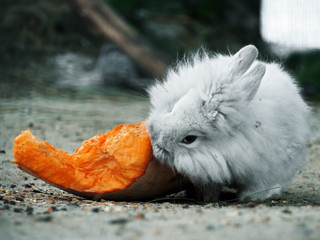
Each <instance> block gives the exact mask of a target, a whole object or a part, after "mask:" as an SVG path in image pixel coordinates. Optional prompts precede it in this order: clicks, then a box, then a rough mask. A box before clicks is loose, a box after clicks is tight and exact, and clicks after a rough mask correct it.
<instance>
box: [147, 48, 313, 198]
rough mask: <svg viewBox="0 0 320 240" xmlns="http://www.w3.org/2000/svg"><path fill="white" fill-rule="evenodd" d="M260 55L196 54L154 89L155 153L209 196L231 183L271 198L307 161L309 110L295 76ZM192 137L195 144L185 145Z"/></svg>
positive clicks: (151, 120) (151, 123)
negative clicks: (187, 138) (261, 58)
mask: <svg viewBox="0 0 320 240" xmlns="http://www.w3.org/2000/svg"><path fill="white" fill-rule="evenodd" d="M257 55H258V50H257V49H256V48H255V47H254V46H252V45H249V46H246V47H244V48H242V49H241V50H240V51H239V52H238V53H236V54H235V55H234V56H224V55H214V56H213V57H211V56H209V55H208V54H206V53H202V54H196V55H194V56H193V59H191V60H186V61H185V62H182V63H179V64H178V65H177V67H176V68H175V69H172V70H169V71H168V73H167V76H166V79H165V80H164V81H163V82H158V83H156V84H155V85H153V86H152V87H151V88H150V89H149V95H150V99H151V104H152V109H151V112H150V115H149V118H148V120H147V127H148V130H149V133H150V136H151V142H152V146H153V151H154V155H155V157H156V158H158V159H159V160H160V161H161V162H163V163H166V164H169V165H171V166H172V167H173V168H175V169H176V170H177V171H178V172H179V173H181V174H183V175H186V176H187V177H189V178H190V179H191V180H192V181H193V182H194V184H195V186H197V187H198V188H199V189H202V191H203V198H204V199H205V200H206V201H208V200H209V201H210V200H215V198H216V197H217V196H218V194H219V193H218V192H217V189H219V186H221V185H228V184H236V186H237V187H238V189H239V192H240V197H241V198H246V197H247V196H250V197H251V198H252V199H261V200H263V199H266V198H268V197H270V196H271V195H274V194H279V193H280V192H281V189H282V188H283V187H286V184H287V182H288V181H289V180H290V179H291V178H292V177H293V176H294V174H295V173H296V172H297V171H298V170H301V169H302V167H303V165H304V164H303V163H304V160H305V153H306V149H307V143H308V137H309V123H308V117H309V112H310V110H309V107H308V106H307V105H306V104H305V102H304V101H303V99H302V98H301V96H300V94H299V89H298V87H297V86H296V84H295V82H294V80H293V79H292V78H291V77H290V76H289V75H288V74H287V73H286V72H285V71H284V70H283V69H282V68H281V67H280V66H279V65H278V64H276V63H263V62H261V61H258V60H256V58H257ZM190 135H191V136H196V137H197V138H196V139H195V141H194V142H192V140H191V141H190V139H189V142H192V143H190V144H187V143H185V142H183V139H185V137H186V136H190ZM193 140H194V139H193ZM257 192H259V193H257ZM254 193H256V194H254Z"/></svg>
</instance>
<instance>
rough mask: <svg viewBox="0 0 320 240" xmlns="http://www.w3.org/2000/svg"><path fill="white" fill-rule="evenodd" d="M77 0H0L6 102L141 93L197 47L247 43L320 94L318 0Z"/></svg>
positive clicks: (223, 49)
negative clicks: (38, 97)
mask: <svg viewBox="0 0 320 240" xmlns="http://www.w3.org/2000/svg"><path fill="white" fill-rule="evenodd" d="M77 2H81V1H76V0H75V1H72V0H0V101H1V99H7V98H13V97H14V98H18V97H28V96H29V97H30V96H34V95H42V96H73V97H76V96H84V95H86V96H87V95H88V96H93V95H99V94H102V95H104V94H106V92H108V93H109V94H110V92H115V91H129V92H132V91H138V92H139V91H141V90H142V89H143V88H144V87H146V86H147V85H148V84H150V83H152V81H153V79H154V78H155V77H158V78H161V76H163V74H164V70H165V68H166V67H167V66H170V65H172V64H174V63H175V62H176V61H177V60H179V59H181V58H182V57H183V56H184V55H185V54H186V53H189V52H193V51H196V50H197V49H198V48H199V46H202V47H205V48H206V49H208V50H209V51H212V52H220V53H227V54H228V53H234V52H235V51H237V50H238V49H240V48H241V47H242V46H244V45H247V44H254V45H256V46H257V47H258V49H259V50H260V58H261V59H262V60H266V61H278V62H281V63H283V64H284V66H285V67H286V68H287V70H288V71H289V72H290V73H291V74H292V75H294V76H295V77H296V79H297V81H298V83H299V85H300V86H301V87H302V89H303V94H304V96H305V97H306V98H307V99H308V100H314V101H316V100H320V51H319V49H320V31H319V29H320V1H318V0H308V1H304V0H281V1H279V0H260V1H259V0H225V1H218V0H216V1H214V0H176V1H172V0H154V1H147V0H121V1H119V0H103V1H101V2H99V1H93V2H95V3H97V4H98V5H97V6H98V7H97V6H95V7H94V8H92V9H93V10H92V9H91V10H92V11H91V10H90V9H89V10H90V11H89V10H88V9H86V5H85V4H84V5H83V6H84V9H80V8H81V7H83V6H80V5H79V4H78V3H77ZM82 2H86V1H82ZM87 2H90V1H87ZM77 4H78V5H77ZM99 4H100V5H99ZM89 5H90V4H89ZM102 5H103V6H105V7H107V9H108V10H110V11H111V13H112V14H115V18H113V17H114V16H113V15H112V18H113V19H111V17H110V12H106V11H104V8H102V7H101V6H102ZM89 8H90V6H89ZM95 14H96V15H97V16H100V17H101V16H103V17H104V18H103V19H104V21H106V22H107V23H108V21H109V24H110V23H111V25H112V24H113V23H115V22H117V20H118V19H120V20H122V23H123V24H125V27H126V29H127V30H125V31H129V33H130V32H131V31H132V32H133V33H134V34H135V35H134V36H135V37H133V41H131V42H130V41H129V43H128V42H127V41H128V38H129V37H126V36H128V35H125V34H124V35H122V36H124V37H123V39H122V40H121V39H120V40H119V38H117V37H115V38H113V37H112V36H111V35H112V33H111V35H109V37H108V33H107V34H106V33H105V32H103V31H102V32H101V29H103V22H102V25H99V26H98V27H97V25H95V24H97V23H95V22H92V21H93V20H92V19H94V17H95V16H96V15H95ZM99 14H100V15H99ZM90 17H92V18H91V20H90ZM109 17H110V18H109ZM110 19H111V20H110ZM113 26H114V27H115V31H116V32H117V31H119V32H121V31H122V29H119V28H118V27H117V26H121V24H120V25H117V23H116V24H114V25H113ZM106 27H107V28H108V25H107V26H106ZM106 31H108V30H106ZM109 34H110V33H109ZM110 36H111V37H110ZM128 44H129V45H128ZM130 44H133V45H130ZM135 44H137V46H138V48H137V49H139V48H141V47H142V48H143V47H144V46H147V49H148V51H149V50H150V51H149V52H148V54H149V55H150V56H151V58H152V61H153V60H155V62H157V60H158V59H159V64H158V65H157V64H155V66H164V67H163V68H161V69H160V70H159V71H158V72H157V70H155V71H154V70H150V71H149V69H148V68H149V66H142V65H143V63H139V60H140V58H141V59H143V58H144V57H145V56H146V55H148V54H143V51H142V52H140V54H138V57H137V56H134V54H135V53H134V52H135V51H134V46H135ZM131 54H133V55H131ZM139 56H140V57H139ZM148 61H149V60H148V58H147V59H146V62H148ZM141 64H142V65H141ZM161 64H163V65H161ZM141 66H142V67H141ZM119 88H120V89H126V90H119ZM117 89H118V90H117Z"/></svg>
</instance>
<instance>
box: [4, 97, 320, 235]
mask: <svg viewBox="0 0 320 240" xmlns="http://www.w3.org/2000/svg"><path fill="white" fill-rule="evenodd" d="M147 113H148V103H147V100H146V99H144V98H141V97H137V96H135V95H132V94H122V95H121V96H120V95H117V94H111V95H107V96H91V97H90V98H88V97H86V98H82V97H76V98H73V99H72V98H68V97H60V98H53V97H41V96H37V95H35V96H31V97H29V98H20V99H19V98H18V99H0V136H1V137H0V239H1V240H10V239H32V240H36V239H39V240H40V239H41V240H42V239H48V240H49V239H68V240H69V239H290V240H294V239H320V134H319V133H320V131H319V128H318V126H320V125H319V124H317V123H319V120H320V114H319V110H318V108H317V107H315V109H314V113H313V116H312V118H313V121H314V127H313V137H312V140H311V142H310V151H309V155H308V157H307V165H306V168H305V170H304V171H303V172H302V173H301V174H299V175H297V176H296V177H295V178H294V179H293V180H292V182H291V183H290V187H289V189H288V190H287V191H286V192H284V194H283V195H282V196H281V197H280V198H277V199H272V200H268V201H264V202H237V201H235V202H217V203H210V204H200V203H196V202H192V201H187V200H185V201H179V202H177V201H176V202H174V201H173V200H172V199H164V200H159V201H153V202H152V201H151V202H126V201H123V202H114V201H99V202H95V201H91V200H86V199H83V198H80V197H77V196H74V195H71V194H68V193H66V192H63V191H61V190H58V189H56V188H54V187H52V186H50V185H48V184H46V183H44V182H42V181H41V180H38V179H35V178H34V177H32V176H30V175H28V174H26V173H24V172H22V171H21V170H19V169H18V168H17V167H16V165H15V164H13V163H11V160H12V159H13V158H12V156H11V154H12V151H11V149H12V146H13V139H14V137H15V136H17V135H18V134H19V133H20V131H21V130H25V129H27V128H30V129H31V130H32V132H33V133H34V134H35V135H36V136H37V137H39V138H40V139H42V140H47V141H49V142H50V143H51V144H52V145H53V146H55V147H57V148H62V149H64V150H66V151H68V152H73V151H74V149H75V148H77V147H78V146H80V144H81V142H82V141H83V140H85V139H87V138H89V137H91V136H94V135H96V134H97V133H98V132H105V131H106V130H109V129H111V128H112V127H113V126H114V125H117V124H120V123H125V122H127V123H129V122H139V121H142V120H144V119H145V118H146V116H147Z"/></svg>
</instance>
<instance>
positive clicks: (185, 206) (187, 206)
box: [182, 205, 190, 209]
mask: <svg viewBox="0 0 320 240" xmlns="http://www.w3.org/2000/svg"><path fill="white" fill-rule="evenodd" d="M189 207H190V206H189V205H183V206H182V208H185V209H186V208H189Z"/></svg>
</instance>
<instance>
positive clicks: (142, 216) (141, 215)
mask: <svg viewBox="0 0 320 240" xmlns="http://www.w3.org/2000/svg"><path fill="white" fill-rule="evenodd" d="M136 219H137V220H141V219H144V215H143V214H142V213H139V214H137V215H136Z"/></svg>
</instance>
